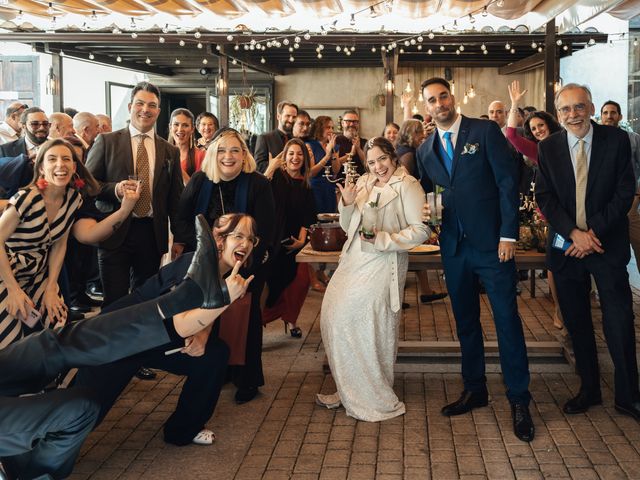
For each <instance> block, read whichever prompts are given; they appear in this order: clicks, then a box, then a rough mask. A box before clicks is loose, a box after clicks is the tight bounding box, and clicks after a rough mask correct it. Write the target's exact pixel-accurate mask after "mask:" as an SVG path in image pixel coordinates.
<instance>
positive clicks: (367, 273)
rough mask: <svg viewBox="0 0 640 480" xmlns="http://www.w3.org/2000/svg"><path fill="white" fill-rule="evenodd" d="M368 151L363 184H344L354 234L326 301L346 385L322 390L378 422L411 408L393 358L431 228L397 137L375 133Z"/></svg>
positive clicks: (336, 361)
mask: <svg viewBox="0 0 640 480" xmlns="http://www.w3.org/2000/svg"><path fill="white" fill-rule="evenodd" d="M365 152H366V156H367V168H368V173H366V174H365V175H363V176H362V177H360V178H359V179H358V182H357V183H356V185H347V186H346V187H344V188H343V187H341V186H340V190H341V193H342V199H341V201H340V202H339V205H338V209H339V211H340V225H341V226H342V228H343V229H344V230H345V231H346V232H347V236H348V238H347V241H346V243H345V245H344V247H343V249H342V254H341V256H340V263H339V265H338V268H337V269H336V271H335V273H334V274H333V276H332V278H331V281H330V282H329V285H328V287H327V291H326V293H325V296H324V300H323V302H322V313H321V323H320V327H321V332H322V341H323V344H324V347H325V351H326V353H327V358H328V360H329V366H330V367H331V372H332V375H333V378H334V380H335V383H336V387H337V390H338V391H337V392H336V393H334V394H332V395H321V394H318V395H317V397H316V402H317V403H318V404H320V405H323V406H326V407H328V408H336V407H338V406H339V405H340V404H342V405H344V407H345V409H346V412H347V415H349V416H351V417H354V418H357V419H359V420H365V421H371V422H377V421H382V420H387V419H389V418H393V417H396V416H398V415H402V414H404V412H405V407H404V404H403V403H402V402H401V401H400V400H399V399H398V397H397V396H396V395H395V393H394V392H393V365H394V362H395V358H396V352H397V346H398V323H399V320H400V311H401V305H402V291H403V290H404V283H405V278H406V275H407V268H408V265H409V261H408V254H407V251H408V250H410V249H411V248H413V247H416V246H417V245H420V244H421V243H423V242H424V241H425V240H426V239H427V238H428V236H429V230H428V227H427V226H426V225H425V224H423V223H422V208H423V205H424V203H425V195H424V191H423V190H422V187H421V186H420V182H419V181H418V180H416V179H415V178H414V177H412V176H411V175H409V174H408V173H407V171H406V170H405V169H404V167H402V166H400V165H399V164H398V158H397V156H396V153H395V149H394V148H393V145H392V144H391V142H389V141H388V140H386V139H385V138H382V137H375V138H372V139H371V140H369V141H368V142H367V144H366V148H365ZM372 203H373V204H374V206H373V207H371V204H372ZM370 208H373V209H374V213H373V215H372V217H373V218H375V226H374V228H373V229H370V228H365V229H364V232H365V234H367V236H371V237H372V238H366V237H365V234H363V233H362V232H363V228H362V227H363V212H364V211H365V210H367V209H370ZM365 227H367V226H365Z"/></svg>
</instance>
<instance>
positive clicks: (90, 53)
mask: <svg viewBox="0 0 640 480" xmlns="http://www.w3.org/2000/svg"><path fill="white" fill-rule="evenodd" d="M95 58H96V56H95V55H94V54H93V52H89V60H93V59H95Z"/></svg>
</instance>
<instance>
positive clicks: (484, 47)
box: [480, 43, 487, 51]
mask: <svg viewBox="0 0 640 480" xmlns="http://www.w3.org/2000/svg"><path fill="white" fill-rule="evenodd" d="M486 49H487V46H486V45H485V44H484V43H483V44H482V45H480V50H482V51H485V50H486Z"/></svg>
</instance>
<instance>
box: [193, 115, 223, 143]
mask: <svg viewBox="0 0 640 480" xmlns="http://www.w3.org/2000/svg"><path fill="white" fill-rule="evenodd" d="M196 128H197V129H198V133H199V134H200V135H201V136H200V138H199V139H198V143H197V144H196V146H197V147H198V148H199V149H201V150H204V151H205V152H206V151H207V148H209V145H211V141H212V140H213V135H214V134H215V133H216V132H217V131H218V129H219V128H220V122H219V121H218V117H216V116H215V115H214V114H213V113H211V112H202V113H201V114H200V115H198V118H196Z"/></svg>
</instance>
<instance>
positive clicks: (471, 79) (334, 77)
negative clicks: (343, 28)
mask: <svg viewBox="0 0 640 480" xmlns="http://www.w3.org/2000/svg"><path fill="white" fill-rule="evenodd" d="M434 75H438V76H444V68H433V67H431V68H416V69H413V68H400V69H399V71H398V75H397V77H396V100H395V115H394V121H396V122H397V123H402V110H401V107H400V96H399V95H400V91H401V90H403V89H404V88H405V86H406V84H407V80H409V81H410V82H411V87H412V89H413V91H414V92H413V94H414V99H417V97H418V93H419V92H418V90H419V88H420V83H421V82H422V80H424V79H426V78H428V77H431V76H434ZM452 76H453V79H454V80H455V83H456V87H455V88H456V99H457V102H458V104H459V105H460V106H461V108H462V113H463V114H465V115H468V116H472V117H477V116H479V115H481V114H483V113H486V112H487V107H488V106H489V104H490V103H491V102H492V101H493V100H503V101H504V102H505V103H507V107H508V103H509V93H508V91H507V85H508V83H509V82H511V81H512V80H520V81H521V83H522V85H523V86H524V88H527V89H528V93H527V94H526V96H525V98H524V103H523V106H524V105H534V106H537V107H538V108H542V107H543V106H544V93H543V92H544V73H543V70H542V68H539V69H536V70H534V71H531V72H526V73H524V74H518V75H508V76H505V75H499V74H498V69H497V68H452ZM471 84H473V86H474V89H475V91H476V97H475V98H474V99H470V100H469V102H468V103H467V104H466V105H463V104H462V100H463V97H464V90H465V89H466V88H468V87H469V86H470V85H471ZM382 91H383V82H382V68H326V69H321V68H317V69H309V70H291V71H288V72H287V74H286V75H282V76H277V77H276V78H275V100H276V102H279V101H281V100H285V99H288V100H292V101H294V102H296V103H298V104H299V105H300V106H301V107H302V108H304V109H306V110H309V111H310V113H311V115H312V116H315V115H320V114H323V115H330V116H331V117H333V119H334V120H337V118H338V116H339V115H342V111H343V110H344V109H345V108H347V107H357V108H358V109H359V110H360V114H361V122H362V124H361V134H362V136H363V137H366V138H370V137H372V136H376V135H380V134H381V132H382V129H383V127H384V125H385V108H384V107H377V106H374V104H373V102H372V100H373V98H374V96H375V95H377V94H378V93H382ZM319 107H322V108H319ZM418 108H419V113H424V107H423V106H422V105H418Z"/></svg>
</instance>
